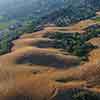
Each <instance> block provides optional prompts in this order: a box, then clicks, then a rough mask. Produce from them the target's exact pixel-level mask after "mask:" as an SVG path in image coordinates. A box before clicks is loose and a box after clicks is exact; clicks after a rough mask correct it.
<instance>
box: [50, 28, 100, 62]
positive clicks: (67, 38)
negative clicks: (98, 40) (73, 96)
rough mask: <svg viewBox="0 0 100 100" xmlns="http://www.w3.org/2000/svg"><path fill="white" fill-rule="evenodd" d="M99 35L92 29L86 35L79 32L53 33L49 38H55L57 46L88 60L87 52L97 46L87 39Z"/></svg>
mask: <svg viewBox="0 0 100 100" xmlns="http://www.w3.org/2000/svg"><path fill="white" fill-rule="evenodd" d="M97 36H98V33H97V32H95V31H93V30H92V32H89V33H87V34H85V35H81V34H79V33H74V34H71V33H70V34H66V33H59V32H58V33H51V34H50V35H49V38H51V39H54V41H55V47H56V48H62V49H63V50H65V51H67V52H70V53H71V54H73V55H76V56H79V57H80V58H81V59H82V60H87V54H88V53H89V52H90V51H91V50H92V49H94V48H96V46H93V45H92V44H90V43H86V41H88V40H89V39H91V38H93V37H97Z"/></svg>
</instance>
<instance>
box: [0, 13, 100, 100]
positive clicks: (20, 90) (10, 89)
mask: <svg viewBox="0 0 100 100" xmlns="http://www.w3.org/2000/svg"><path fill="white" fill-rule="evenodd" d="M97 15H98V14H97ZM94 24H96V22H95V21H93V20H84V21H81V22H79V23H77V24H74V25H71V26H69V27H46V28H44V30H42V31H39V32H35V33H25V34H24V35H22V36H21V37H20V38H19V39H17V40H14V41H12V43H13V47H12V48H11V50H12V51H11V52H10V53H8V54H5V55H2V56H0V100H59V99H57V96H58V95H60V94H61V93H63V92H64V91H67V90H69V89H75V88H77V89H82V90H87V91H92V92H97V93H100V38H93V39H91V40H89V41H87V42H89V43H92V44H93V45H96V46H98V48H97V49H94V50H93V51H91V52H90V53H89V55H88V59H89V60H88V61H86V62H85V63H83V64H79V62H80V59H79V57H77V56H73V55H71V54H70V53H67V52H64V51H61V50H60V49H56V48H54V46H55V43H54V41H53V40H51V39H49V38H48V37H47V34H49V33H50V32H65V33H74V32H79V33H84V30H83V29H85V28H87V27H89V26H91V25H94ZM66 99H68V98H66Z"/></svg>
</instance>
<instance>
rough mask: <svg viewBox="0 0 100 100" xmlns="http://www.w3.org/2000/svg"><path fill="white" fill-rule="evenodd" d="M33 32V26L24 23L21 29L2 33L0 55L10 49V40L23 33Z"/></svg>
mask: <svg viewBox="0 0 100 100" xmlns="http://www.w3.org/2000/svg"><path fill="white" fill-rule="evenodd" d="M34 30H35V25H33V23H32V22H30V23H26V24H25V25H24V26H23V27H20V28H17V29H15V30H11V31H9V32H8V33H4V34H3V36H2V39H1V41H0V55H1V54H5V53H8V52H10V49H11V47H12V46H13V44H12V40H15V39H17V38H18V37H19V36H20V35H21V34H23V33H24V32H34Z"/></svg>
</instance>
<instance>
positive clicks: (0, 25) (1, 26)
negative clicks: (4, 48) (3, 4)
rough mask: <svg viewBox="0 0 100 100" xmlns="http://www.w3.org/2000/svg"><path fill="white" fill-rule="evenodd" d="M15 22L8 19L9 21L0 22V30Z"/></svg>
mask: <svg viewBox="0 0 100 100" xmlns="http://www.w3.org/2000/svg"><path fill="white" fill-rule="evenodd" d="M15 23H16V20H9V21H3V22H0V30H3V29H6V28H8V27H9V26H10V25H13V24H15Z"/></svg>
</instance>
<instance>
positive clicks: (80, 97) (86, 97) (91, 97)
mask: <svg viewBox="0 0 100 100" xmlns="http://www.w3.org/2000/svg"><path fill="white" fill-rule="evenodd" d="M73 100H100V95H98V94H97V93H91V92H87V91H80V92H78V93H76V94H74V95H73Z"/></svg>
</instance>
